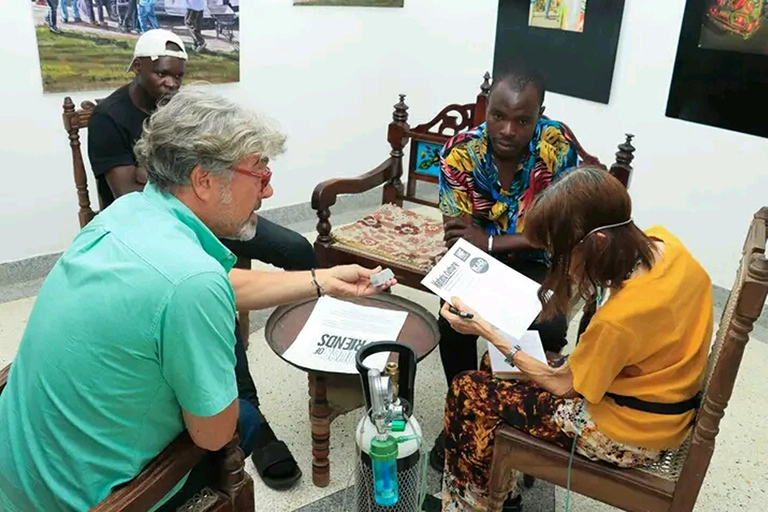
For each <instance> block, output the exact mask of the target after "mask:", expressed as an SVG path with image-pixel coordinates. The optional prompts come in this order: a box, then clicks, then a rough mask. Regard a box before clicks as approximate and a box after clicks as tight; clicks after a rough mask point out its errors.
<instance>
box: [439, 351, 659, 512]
mask: <svg viewBox="0 0 768 512" xmlns="http://www.w3.org/2000/svg"><path fill="white" fill-rule="evenodd" d="M480 368H481V369H480V370H479V371H471V372H465V373H462V374H460V375H458V376H457V377H456V378H455V379H454V380H453V383H452V384H451V389H450V391H449V393H448V400H447V402H446V405H445V425H444V426H445V432H446V434H447V437H446V440H445V469H444V472H443V511H451V512H453V511H462V512H464V511H475V510H477V511H481V510H487V508H488V501H487V500H488V478H489V473H490V468H491V460H492V458H493V442H494V436H495V434H496V429H497V428H498V427H499V426H500V425H501V424H502V423H506V424H508V425H511V426H513V427H514V428H516V429H519V430H522V431H523V432H526V433H528V434H529V435H532V436H533V437H536V438H538V439H542V440H544V441H547V442H549V443H552V444H555V445H557V446H560V447H561V448H564V449H566V450H570V449H571V447H572V444H573V438H574V437H575V436H576V432H579V436H578V438H577V442H576V451H577V453H579V454H580V455H582V456H584V457H587V458H589V459H592V460H602V461H606V462H609V463H611V464H615V465H617V466H619V467H633V466H642V465H647V464H652V463H653V462H656V461H657V460H658V459H659V458H660V457H661V456H662V455H663V453H662V452H660V451H657V450H649V449H646V448H640V447H637V446H630V445H626V444H623V443H617V442H615V441H612V440H611V439H609V438H608V437H606V436H605V435H604V434H603V433H601V432H600V431H599V430H598V428H597V426H596V425H595V422H594V421H593V419H592V417H591V416H590V414H589V412H588V411H587V408H586V404H585V402H584V400H582V399H565V398H560V397H556V396H554V395H552V394H551V393H549V392H547V391H544V390H543V389H541V388H539V387H537V386H536V385H534V384H532V383H528V382H524V381H515V380H500V379H495V378H494V377H493V375H492V374H491V369H490V362H489V359H488V354H486V355H485V356H484V357H483V361H482V363H481V366H480ZM519 477H520V475H519V474H518V473H517V472H515V474H513V475H512V477H511V478H510V479H509V488H508V489H507V491H508V492H509V494H510V496H511V497H514V496H516V495H517V494H518V493H519V483H518V481H519Z"/></svg>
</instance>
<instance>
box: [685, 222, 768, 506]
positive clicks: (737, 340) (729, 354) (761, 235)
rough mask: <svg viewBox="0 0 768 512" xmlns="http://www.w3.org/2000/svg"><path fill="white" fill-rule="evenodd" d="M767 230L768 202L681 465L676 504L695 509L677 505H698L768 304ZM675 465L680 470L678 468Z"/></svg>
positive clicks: (745, 256)
mask: <svg viewBox="0 0 768 512" xmlns="http://www.w3.org/2000/svg"><path fill="white" fill-rule="evenodd" d="M767 231H768V207H765V208H762V209H760V211H758V212H757V213H756V214H755V216H754V218H753V220H752V223H751V224H750V227H749V231H748V233H747V237H746V241H745V242H744V247H743V250H742V258H741V264H740V265H739V269H738V271H737V274H736V281H735V283H734V285H733V288H732V289H731V293H730V295H729V297H728V302H727V303H726V306H725V310H724V312H723V316H722V318H721V320H720V325H719V327H718V332H717V336H716V338H715V343H714V344H713V345H712V349H711V352H710V355H709V361H708V365H707V372H706V374H705V377H704V382H703V385H702V396H703V400H702V404H701V407H700V408H699V412H698V415H697V417H696V423H695V425H694V428H693V432H692V434H691V437H690V440H689V443H690V448H689V450H688V454H687V457H685V459H684V461H681V462H682V467H681V468H679V471H680V476H679V478H678V480H677V487H676V489H675V495H674V499H673V503H674V504H678V503H679V504H681V505H688V504H690V508H685V507H683V508H679V509H677V508H675V509H674V510H692V509H693V505H694V503H695V502H696V498H697V496H698V494H699V489H700V488H701V484H702V482H703V481H704V476H705V475H706V473H707V468H708V467H709V462H710V460H711V458H712V453H713V452H714V449H715V437H716V436H717V434H718V432H719V430H720V420H721V419H722V418H723V416H724V414H725V408H726V407H727V406H728V400H730V398H731V394H732V392H733V387H734V384H735V382H736V376H737V374H738V372H739V366H740V365H741V360H742V357H743V355H744V348H745V346H746V344H747V341H749V333H750V332H751V331H752V328H753V325H754V323H755V321H756V320H757V319H758V317H759V316H760V314H761V313H762V310H763V306H764V305H765V299H766V296H767V295H768V259H766V255H765V244H766V232H767ZM670 469H671V470H672V471H673V472H674V469H676V468H670Z"/></svg>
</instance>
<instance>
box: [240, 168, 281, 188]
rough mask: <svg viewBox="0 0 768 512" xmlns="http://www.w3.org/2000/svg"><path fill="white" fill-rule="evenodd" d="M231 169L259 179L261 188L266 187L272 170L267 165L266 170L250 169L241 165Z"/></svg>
mask: <svg viewBox="0 0 768 512" xmlns="http://www.w3.org/2000/svg"><path fill="white" fill-rule="evenodd" d="M232 170H233V171H235V172H238V173H240V174H245V175H246V176H253V177H254V178H259V179H260V180H261V190H264V189H265V188H267V185H269V180H270V179H272V171H271V170H270V168H269V167H267V168H266V170H265V171H263V172H256V171H251V170H249V169H243V168H241V167H235V168H234V169H232Z"/></svg>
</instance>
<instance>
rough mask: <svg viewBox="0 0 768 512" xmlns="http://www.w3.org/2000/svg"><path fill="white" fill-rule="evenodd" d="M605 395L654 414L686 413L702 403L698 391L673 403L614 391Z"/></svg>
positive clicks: (625, 405)
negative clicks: (690, 396)
mask: <svg viewBox="0 0 768 512" xmlns="http://www.w3.org/2000/svg"><path fill="white" fill-rule="evenodd" d="M605 396H607V397H610V398H612V399H613V401H614V402H616V405H621V406H622V407H629V408H630V409H636V410H638V411H644V412H651V413H654V414H669V415H674V414H684V413H686V412H688V411H691V410H694V409H698V408H699V405H700V404H701V392H699V393H696V396H694V397H693V398H689V399H688V400H683V401H682V402H677V403H673V404H663V403H660V402H646V401H645V400H640V399H639V398H635V397H633V396H624V395H616V394H614V393H606V394H605Z"/></svg>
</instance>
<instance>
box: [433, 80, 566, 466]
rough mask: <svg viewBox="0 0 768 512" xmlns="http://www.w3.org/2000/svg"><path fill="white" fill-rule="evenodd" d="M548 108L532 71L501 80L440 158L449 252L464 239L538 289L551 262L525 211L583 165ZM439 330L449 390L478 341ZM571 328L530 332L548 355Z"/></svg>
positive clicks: (550, 326)
mask: <svg viewBox="0 0 768 512" xmlns="http://www.w3.org/2000/svg"><path fill="white" fill-rule="evenodd" d="M543 102H544V85H543V81H542V80H541V78H540V77H539V76H538V75H537V74H536V73H535V72H532V71H530V70H528V69H525V68H524V67H522V66H520V67H518V68H516V69H515V70H514V71H513V72H509V73H506V74H504V75H502V76H501V77H499V78H497V79H496V80H494V83H493V87H492V88H491V93H490V97H489V98H488V110H487V115H486V119H487V121H486V122H485V123H483V124H481V125H480V126H477V127H476V128H474V129H472V130H469V131H467V132H464V133H461V134H458V135H456V136H455V137H453V138H452V139H451V140H449V141H448V142H447V143H446V145H445V146H444V148H443V151H442V154H441V159H440V167H441V173H440V210H441V211H442V213H443V220H444V224H445V226H444V227H445V242H446V246H448V247H450V246H452V245H453V244H454V243H455V242H456V241H457V240H458V239H459V238H463V239H465V240H466V241H468V242H470V243H471V244H473V245H475V246H476V247H478V248H480V249H482V250H483V251H486V252H488V253H489V254H492V255H493V256H494V257H495V258H497V259H499V260H501V261H503V262H505V263H507V264H508V265H509V266H511V267H512V268H514V269H515V270H517V271H518V272H520V273H522V274H524V275H526V276H528V277H530V278H531V279H534V280H535V281H537V282H539V283H541V282H543V280H544V278H545V277H546V274H547V270H548V261H547V257H546V254H545V253H544V252H543V251H541V250H538V249H536V248H534V247H533V246H532V245H531V244H530V243H529V242H528V240H527V239H526V238H525V236H524V235H523V228H524V226H525V214H526V211H527V210H528V209H529V208H530V206H531V204H532V202H533V200H534V198H535V197H536V195H537V194H538V193H539V192H541V191H542V190H544V189H545V188H547V187H548V186H549V184H550V183H551V181H552V180H553V179H554V178H556V177H558V176H559V175H560V174H562V173H564V172H566V171H568V170H570V169H572V168H575V167H576V166H577V165H578V164H579V163H580V159H579V152H580V147H579V146H578V143H577V142H576V140H575V137H574V136H573V134H572V133H571V132H570V130H569V129H568V128H567V127H566V126H565V125H563V124H561V123H559V122H557V121H553V120H551V119H547V118H546V117H544V116H543V114H544V106H543ZM499 299H500V300H502V299H503V292H502V291H499ZM438 325H439V327H440V357H441V359H442V363H443V369H444V371H445V376H446V380H447V381H448V385H449V386H450V384H451V381H452V380H453V378H454V377H455V376H456V375H458V374H459V373H461V372H463V371H468V370H476V369H477V344H476V340H477V337H476V336H471V335H465V334H461V333H458V332H456V331H454V330H453V329H452V328H451V326H450V324H448V322H447V321H446V320H445V319H443V318H442V317H441V316H439V315H438ZM567 328H568V324H567V321H566V318H565V316H564V315H561V316H560V317H559V318H556V319H555V320H552V321H548V322H541V323H538V322H536V323H534V324H533V325H532V326H531V329H534V330H538V331H539V334H540V335H541V339H542V342H543V343H544V348H545V350H547V351H551V352H559V351H560V350H561V349H562V348H563V347H564V346H565V345H566V339H565V337H566V332H567ZM442 440H443V436H442V434H441V436H440V438H438V441H437V442H436V447H435V449H433V451H432V454H431V457H430V459H431V461H432V465H433V467H436V468H439V469H442V458H443V450H442Z"/></svg>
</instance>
